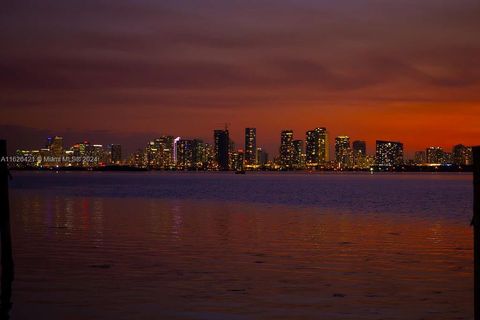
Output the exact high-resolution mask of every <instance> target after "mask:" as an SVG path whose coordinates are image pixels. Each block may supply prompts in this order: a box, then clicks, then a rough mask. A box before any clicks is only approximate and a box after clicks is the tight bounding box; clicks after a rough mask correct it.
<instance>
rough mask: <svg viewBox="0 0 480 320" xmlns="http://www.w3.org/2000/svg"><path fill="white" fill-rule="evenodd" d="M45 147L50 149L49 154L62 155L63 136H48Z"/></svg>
mask: <svg viewBox="0 0 480 320" xmlns="http://www.w3.org/2000/svg"><path fill="white" fill-rule="evenodd" d="M46 147H47V148H48V149H49V150H50V154H51V156H53V157H61V156H62V155H63V138H62V137H59V136H55V137H53V138H51V137H48V138H47V145H46Z"/></svg>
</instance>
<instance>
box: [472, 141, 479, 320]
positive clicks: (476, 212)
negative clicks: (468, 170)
mask: <svg viewBox="0 0 480 320" xmlns="http://www.w3.org/2000/svg"><path fill="white" fill-rule="evenodd" d="M472 151H473V219H472V226H473V270H474V271H473V273H474V275H473V277H474V312H475V320H480V292H479V290H480V146H478V147H473V150H472Z"/></svg>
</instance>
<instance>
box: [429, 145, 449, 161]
mask: <svg viewBox="0 0 480 320" xmlns="http://www.w3.org/2000/svg"><path fill="white" fill-rule="evenodd" d="M426 155H427V163H430V164H443V163H445V154H444V152H443V149H442V147H428V148H427V150H426Z"/></svg>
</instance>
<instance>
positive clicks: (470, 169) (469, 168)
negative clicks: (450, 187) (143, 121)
mask: <svg viewBox="0 0 480 320" xmlns="http://www.w3.org/2000/svg"><path fill="white" fill-rule="evenodd" d="M10 170H11V171H100V172H149V171H159V172H205V173H208V172H211V173H212V172H216V173H218V172H225V173H227V172H229V173H235V170H227V171H218V170H195V169H188V170H173V169H172V170H165V169H153V168H138V167H132V166H105V167H94V168H85V167H58V168H56V167H48V168H36V167H25V168H10ZM255 172H282V173H288V172H298V173H301V172H304V173H319V172H331V173H345V172H352V173H354V172H359V173H360V172H363V173H369V172H376V173H394V172H427V173H432V172H473V167H472V166H464V167H458V166H438V167H429V166H402V167H399V168H379V167H372V169H344V170H333V169H316V170H306V169H297V170H269V169H265V170H261V169H260V170H247V171H246V173H247V174H248V173H255Z"/></svg>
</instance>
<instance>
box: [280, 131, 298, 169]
mask: <svg viewBox="0 0 480 320" xmlns="http://www.w3.org/2000/svg"><path fill="white" fill-rule="evenodd" d="M294 155H295V150H294V147H293V131H292V130H283V131H282V132H281V134H280V165H281V166H282V167H283V168H285V169H290V168H292V167H293V159H294Z"/></svg>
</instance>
